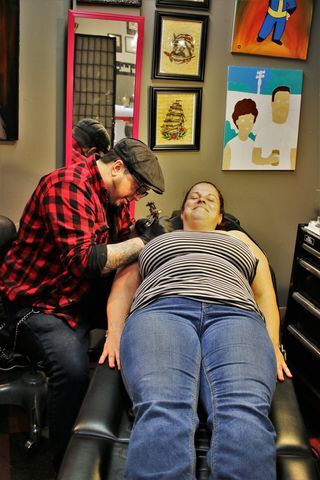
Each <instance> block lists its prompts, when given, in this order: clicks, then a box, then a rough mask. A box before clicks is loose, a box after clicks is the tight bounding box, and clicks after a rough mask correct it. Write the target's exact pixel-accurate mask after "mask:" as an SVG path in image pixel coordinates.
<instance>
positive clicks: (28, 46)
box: [0, 0, 69, 221]
mask: <svg viewBox="0 0 320 480" xmlns="http://www.w3.org/2000/svg"><path fill="white" fill-rule="evenodd" d="M68 6H69V2H66V1H65V0H22V1H20V64H19V76H20V78H19V140H18V141H17V142H12V143H10V142H1V144H0V211H1V213H2V214H6V215H8V216H9V217H11V218H13V219H14V220H15V221H17V220H18V219H19V217H20V214H21V210H22V208H23V207H24V204H25V203H26V201H27V199H28V198H29V196H30V194H31V192H32V191H33V189H34V187H35V185H36V183H37V182H38V180H39V178H40V176H42V175H44V174H45V173H47V172H49V171H50V170H53V169H54V168H55V167H56V165H57V164H60V165H61V164H62V158H63V149H64V133H63V131H64V103H65V102H64V90H65V69H64V55H65V25H66V15H67V13H66V12H67V8H68Z"/></svg>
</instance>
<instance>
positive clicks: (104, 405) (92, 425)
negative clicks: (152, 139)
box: [58, 212, 320, 480]
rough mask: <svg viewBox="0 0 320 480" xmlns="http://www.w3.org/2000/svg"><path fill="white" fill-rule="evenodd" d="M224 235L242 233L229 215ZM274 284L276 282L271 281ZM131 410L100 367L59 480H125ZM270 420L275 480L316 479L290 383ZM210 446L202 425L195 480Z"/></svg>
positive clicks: (201, 475)
mask: <svg viewBox="0 0 320 480" xmlns="http://www.w3.org/2000/svg"><path fill="white" fill-rule="evenodd" d="M171 220H172V223H173V225H174V228H181V226H182V224H181V220H180V216H179V212H174V216H173V217H172V219H171ZM226 229H228V230H232V229H238V230H242V231H243V229H242V228H241V226H240V224H239V221H238V220H237V219H236V218H235V217H233V216H232V215H229V214H227V215H226ZM271 271H272V270H271ZM272 273H273V272H272ZM273 279H274V281H275V278H274V275H273ZM130 405H131V404H130V400H129V397H128V395H127V393H126V391H125V388H124V385H123V383H122V380H121V374H120V373H119V372H118V371H117V370H111V369H109V367H108V366H107V365H99V366H98V367H97V368H96V370H95V372H94V375H93V378H92V380H91V383H90V386H89V389H88V392H87V395H86V397H85V399H84V402H83V404H82V407H81V410H80V413H79V416H78V419H77V421H76V424H75V426H74V429H73V434H72V437H71V440H70V442H69V445H68V448H67V451H66V454H65V457H64V460H63V463H62V466H61V469H60V472H59V475H58V480H122V479H123V478H124V476H123V475H124V466H125V459H126V453H127V448H128V444H129V439H130V432H131V428H132V421H133V419H132V417H131V415H130V412H131V410H130ZM270 418H271V420H272V422H273V425H274V427H275V430H276V433H277V441H276V448H277V479H278V480H316V479H319V478H320V477H319V475H318V471H317V468H316V465H315V460H314V459H313V457H312V454H311V449H310V447H309V444H308V440H307V435H306V431H305V426H304V423H303V420H302V417H301V414H300V411H299V407H298V403H297V399H296V395H295V391H294V387H293V383H292V381H291V380H288V379H286V380H285V381H284V382H283V383H279V382H278V384H277V387H276V391H275V395H274V398H273V402H272V407H271V412H270ZM200 419H201V416H200ZM209 442H210V434H209V432H208V430H207V428H206V425H205V423H204V422H202V423H200V426H199V428H198V430H197V432H196V438H195V445H196V450H197V469H196V472H197V479H198V480H207V479H208V474H209V472H208V467H207V464H206V453H207V451H208V447H209ZM177 480H178V479H177ZM244 480H245V479H244Z"/></svg>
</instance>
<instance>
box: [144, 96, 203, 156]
mask: <svg viewBox="0 0 320 480" xmlns="http://www.w3.org/2000/svg"><path fill="white" fill-rule="evenodd" d="M201 104H202V88H201V87H197V88H192V87H190V88H188V87H185V88H179V87H176V88H162V87H150V114H151V122H150V131H149V146H150V148H151V149H152V150H199V149H200V126H201Z"/></svg>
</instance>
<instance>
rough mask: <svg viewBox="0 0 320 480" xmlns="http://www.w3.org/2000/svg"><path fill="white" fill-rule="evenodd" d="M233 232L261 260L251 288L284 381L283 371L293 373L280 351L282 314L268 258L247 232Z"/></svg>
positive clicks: (278, 369) (288, 373) (289, 374)
mask: <svg viewBox="0 0 320 480" xmlns="http://www.w3.org/2000/svg"><path fill="white" fill-rule="evenodd" d="M230 233H231V232H230ZM231 234H232V235H233V236H236V237H238V238H239V239H240V240H242V241H243V242H245V243H246V244H247V245H249V247H250V248H251V250H252V252H253V253H254V255H255V257H256V258H257V259H258V260H259V263H258V266H257V271H256V275H255V277H254V280H253V282H252V284H251V288H252V291H253V294H254V297H255V300H256V302H257V304H258V306H259V308H260V310H261V312H262V313H263V315H264V318H265V321H266V327H267V331H268V334H269V337H270V339H271V342H272V344H273V347H274V351H275V354H276V359H277V375H278V379H279V380H281V381H282V380H284V375H283V373H285V374H286V375H287V376H288V377H292V374H291V372H290V370H289V368H288V366H287V364H286V362H285V360H284V358H283V355H282V353H281V351H280V315H279V309H278V305H277V299H276V294H275V291H274V287H273V283H272V277H271V272H270V267H269V263H268V260H267V258H266V256H265V255H264V253H263V252H262V251H261V250H260V248H259V247H258V246H257V245H256V244H255V243H254V242H253V241H252V240H251V239H250V238H249V237H248V236H247V235H246V234H245V233H243V232H240V231H232V233H231Z"/></svg>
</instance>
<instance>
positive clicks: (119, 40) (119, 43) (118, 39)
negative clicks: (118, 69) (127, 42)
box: [107, 33, 122, 53]
mask: <svg viewBox="0 0 320 480" xmlns="http://www.w3.org/2000/svg"><path fill="white" fill-rule="evenodd" d="M107 35H108V36H109V37H114V38H115V39H116V52H119V53H121V52H122V35H119V34H117V33H108V34H107Z"/></svg>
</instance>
